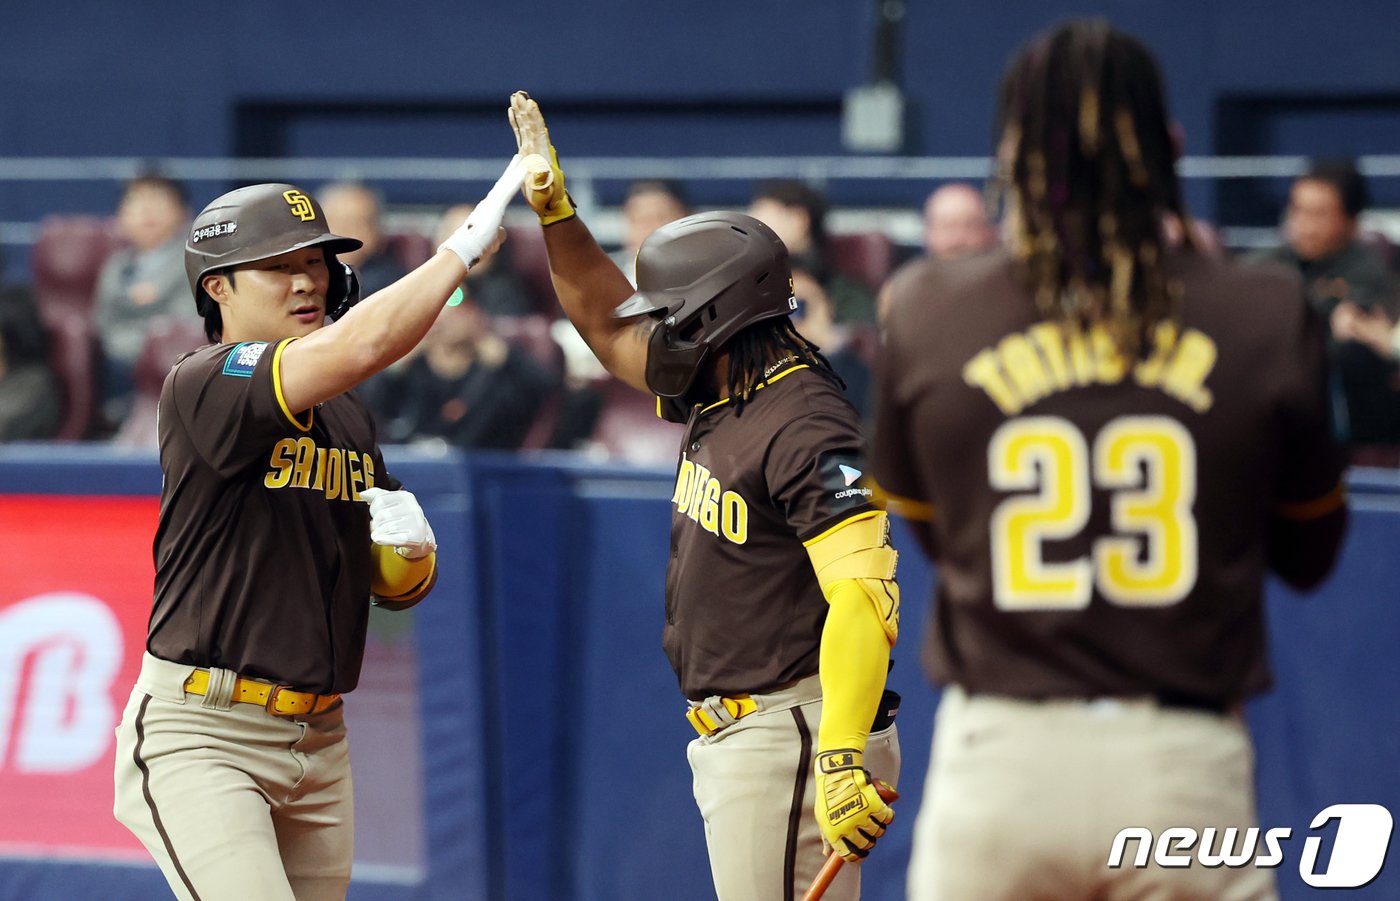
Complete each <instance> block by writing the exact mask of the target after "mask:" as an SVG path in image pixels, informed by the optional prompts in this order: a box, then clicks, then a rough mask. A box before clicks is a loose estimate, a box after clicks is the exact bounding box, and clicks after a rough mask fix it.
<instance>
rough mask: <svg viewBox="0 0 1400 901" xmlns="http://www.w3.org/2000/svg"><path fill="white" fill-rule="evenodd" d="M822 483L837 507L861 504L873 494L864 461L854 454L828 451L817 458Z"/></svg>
mask: <svg viewBox="0 0 1400 901" xmlns="http://www.w3.org/2000/svg"><path fill="white" fill-rule="evenodd" d="M817 466H818V468H819V470H820V472H821V478H822V484H823V485H824V486H825V487H826V489H827V490H828V491H830V492H831V499H832V500H833V501H836V502H837V506H838V507H845V506H847V505H851V504H862V503H864V502H866V501H868V500H869V499H870V498H871V497H873V496H874V495H875V492H874V490H872V489H871V487H870V486H869V484H867V483H868V482H869V478H868V477H867V476H866V475H865V472H864V471H863V470H864V467H865V462H864V461H863V460H861V459H859V458H858V457H857V456H856V455H854V454H846V453H828V454H822V455H821V456H820V457H819V458H818V462H817Z"/></svg>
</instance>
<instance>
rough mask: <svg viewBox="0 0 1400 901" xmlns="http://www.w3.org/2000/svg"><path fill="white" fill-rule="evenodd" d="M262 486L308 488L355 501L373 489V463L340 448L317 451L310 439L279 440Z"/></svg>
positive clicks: (325, 448) (331, 496)
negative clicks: (368, 489)
mask: <svg viewBox="0 0 1400 901" xmlns="http://www.w3.org/2000/svg"><path fill="white" fill-rule="evenodd" d="M267 465H268V469H267V474H266V475H264V476H263V485H265V486H267V487H268V488H288V487H290V488H309V489H311V490H312V491H320V492H323V493H324V494H325V495H326V497H328V498H334V499H337V500H342V501H358V500H359V499H360V492H361V491H363V490H364V489H366V488H373V487H374V459H373V458H372V457H370V456H369V455H368V454H364V453H360V452H359V451H355V450H348V449H346V448H343V447H329V448H327V447H317V446H316V442H315V441H314V440H313V439H311V438H306V437H301V438H283V439H282V440H281V441H278V442H277V443H276V444H275V445H273V448H272V453H271V455H270V456H269V457H268V464H267Z"/></svg>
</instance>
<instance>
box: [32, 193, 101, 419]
mask: <svg viewBox="0 0 1400 901" xmlns="http://www.w3.org/2000/svg"><path fill="white" fill-rule="evenodd" d="M119 243H120V242H119V239H118V238H117V235H116V232H115V230H114V228H113V226H112V223H111V221H110V220H108V219H103V218H99V217H97V216H49V217H47V218H45V219H44V220H43V221H42V222H41V223H40V224H39V235H38V238H37V239H36V240H35V242H34V247H33V249H32V250H31V251H30V256H29V260H30V272H31V276H32V280H33V284H34V301H35V304H36V305H37V306H38V308H39V315H40V317H41V318H42V319H43V321H44V327H45V328H46V329H48V331H49V335H50V337H51V338H52V360H53V367H54V371H55V372H57V373H58V375H59V378H60V380H61V381H62V382H63V389H64V394H65V396H66V398H67V403H66V405H65V409H64V415H63V422H62V424H61V425H60V426H59V429H58V434H57V435H56V437H57V438H58V439H59V440H64V441H73V440H77V439H80V438H84V437H87V435H88V431H89V429H90V427H91V425H92V420H93V411H94V408H95V407H96V395H97V335H96V330H95V326H94V324H93V304H94V301H95V299H96V293H97V276H98V273H99V272H100V271H101V270H102V264H103V263H104V262H106V260H107V257H108V256H109V255H110V254H111V253H112V251H113V250H115V249H116V248H117V246H118V244H119Z"/></svg>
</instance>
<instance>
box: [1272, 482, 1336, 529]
mask: <svg viewBox="0 0 1400 901" xmlns="http://www.w3.org/2000/svg"><path fill="white" fill-rule="evenodd" d="M1346 501H1347V489H1346V486H1345V485H1343V484H1342V483H1341V482H1338V483H1337V484H1336V486H1335V487H1333V489H1332V490H1331V491H1329V492H1327V493H1326V494H1324V495H1322V496H1321V497H1315V498H1313V499H1312V500H1310V501H1297V502H1294V503H1285V502H1282V501H1280V502H1279V503H1277V504H1274V515H1276V516H1280V517H1282V518H1283V519H1291V520H1294V521H1297V522H1306V521H1307V520H1310V519H1320V518H1322V517H1324V516H1326V515H1327V514H1329V513H1332V512H1333V511H1336V510H1339V509H1341V507H1342V505H1344V504H1345V503H1346Z"/></svg>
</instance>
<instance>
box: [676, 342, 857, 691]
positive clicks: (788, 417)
mask: <svg viewBox="0 0 1400 901" xmlns="http://www.w3.org/2000/svg"><path fill="white" fill-rule="evenodd" d="M664 410H665V412H666V414H667V418H670V419H673V420H676V421H684V422H687V428H686V434H685V440H684V444H683V445H682V446H683V447H684V449H685V450H684V452H683V453H682V454H681V458H680V462H679V464H678V466H677V469H676V485H675V491H674V492H673V493H672V496H671V506H672V515H671V547H672V554H671V562H670V566H669V567H668V569H667V572H666V626H665V630H664V634H663V637H662V644H663V645H664V647H665V649H666V654H667V657H668V658H669V659H670V661H671V665H672V667H673V668H674V669H675V671H676V675H677V677H678V679H679V681H680V685H681V691H683V692H684V693H685V695H686V697H688V698H692V699H695V700H699V699H702V698H705V697H708V696H709V695H714V694H720V695H725V694H728V695H732V694H736V693H740V692H762V691H766V690H770V689H772V688H774V687H776V686H778V685H783V684H785V683H788V682H791V681H793V680H795V679H799V678H802V677H804V676H809V675H811V674H812V673H815V672H816V671H817V657H818V652H819V650H820V640H821V630H822V624H823V623H824V622H825V620H826V612H827V604H826V599H825V597H823V595H822V591H821V586H820V585H819V584H818V583H817V577H816V573H815V572H814V571H813V569H812V562H811V558H810V557H809V556H808V554H807V549H806V548H805V547H803V545H802V542H803V541H804V540H805V539H809V538H813V537H815V536H817V535H819V534H821V533H822V532H824V531H825V530H827V529H829V528H831V527H832V526H833V525H835V524H837V523H838V522H840V521H842V520H844V519H846V518H848V517H850V516H852V515H854V514H855V513H858V512H861V511H865V510H869V509H871V507H870V498H869V495H870V490H869V489H867V488H863V487H861V486H859V485H858V484H857V483H856V480H857V479H858V478H859V477H860V476H861V467H863V466H864V465H865V464H864V462H863V460H862V457H863V453H864V443H863V440H862V437H861V431H860V424H859V418H858V417H857V415H856V412H855V410H854V409H853V408H852V407H851V405H850V404H849V403H848V402H847V401H846V399H845V397H844V396H843V395H842V394H841V391H840V389H839V388H838V387H837V386H836V385H835V384H833V383H832V382H830V381H828V380H827V379H826V378H824V377H823V376H821V375H819V374H817V373H816V372H813V371H812V370H810V369H808V368H807V367H806V366H801V365H798V366H789V367H788V368H787V369H785V370H782V371H779V372H777V373H775V374H773V375H772V376H771V377H770V380H769V383H768V384H767V385H766V386H765V387H762V388H760V389H758V390H757V391H755V392H754V393H753V395H752V396H751V397H750V400H749V402H748V403H747V404H746V405H745V406H744V408H743V411H742V413H741V415H739V416H735V415H734V408H733V407H732V406H731V405H730V404H729V403H727V402H720V403H718V404H711V405H710V406H708V407H703V408H696V409H694V410H684V409H679V408H677V407H675V406H668V407H664ZM740 626H742V628H740Z"/></svg>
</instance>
